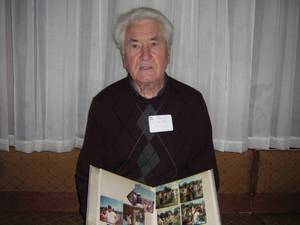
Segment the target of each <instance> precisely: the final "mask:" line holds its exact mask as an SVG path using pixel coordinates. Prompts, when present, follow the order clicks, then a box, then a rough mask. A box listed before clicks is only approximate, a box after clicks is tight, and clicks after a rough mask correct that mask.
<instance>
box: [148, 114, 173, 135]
mask: <svg viewBox="0 0 300 225" xmlns="http://www.w3.org/2000/svg"><path fill="white" fill-rule="evenodd" d="M148 122H149V129H150V133H157V132H166V131H172V130H173V121H172V116H171V115H155V116H149V117H148Z"/></svg>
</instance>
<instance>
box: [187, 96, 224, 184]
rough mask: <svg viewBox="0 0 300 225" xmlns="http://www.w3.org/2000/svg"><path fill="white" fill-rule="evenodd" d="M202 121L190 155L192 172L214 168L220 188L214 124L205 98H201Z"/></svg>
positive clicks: (216, 181)
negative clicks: (213, 131) (213, 135)
mask: <svg viewBox="0 0 300 225" xmlns="http://www.w3.org/2000/svg"><path fill="white" fill-rule="evenodd" d="M200 104H201V107H200V108H201V110H200V115H199V116H200V119H199V121H200V123H199V125H198V129H197V137H198V138H197V140H195V143H194V147H193V152H192V154H191V155H190V160H189V170H190V174H196V173H200V172H203V171H206V170H209V169H213V172H214V177H215V183H216V189H217V190H218V189H219V172H218V168H217V163H216V156H215V151H214V146H213V137H212V126H211V121H210V118H209V114H208V110H207V107H206V104H205V101H204V99H203V98H202V100H201V103H200Z"/></svg>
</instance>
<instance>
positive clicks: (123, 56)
mask: <svg viewBox="0 0 300 225" xmlns="http://www.w3.org/2000/svg"><path fill="white" fill-rule="evenodd" d="M119 50H120V54H121V57H122V62H123V67H124V69H126V60H125V57H126V56H125V53H124V52H123V50H122V47H121V48H120V49H119Z"/></svg>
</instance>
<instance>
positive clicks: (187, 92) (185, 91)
mask: <svg viewBox="0 0 300 225" xmlns="http://www.w3.org/2000/svg"><path fill="white" fill-rule="evenodd" d="M169 78H170V85H171V88H172V89H174V90H175V92H176V93H177V94H179V95H180V96H181V97H183V98H192V99H195V98H196V99H199V98H200V99H202V98H203V96H202V93H201V92H200V91H198V90H196V89H195V88H193V87H191V86H189V85H187V84H185V83H183V82H181V81H179V80H177V79H175V78H172V77H169Z"/></svg>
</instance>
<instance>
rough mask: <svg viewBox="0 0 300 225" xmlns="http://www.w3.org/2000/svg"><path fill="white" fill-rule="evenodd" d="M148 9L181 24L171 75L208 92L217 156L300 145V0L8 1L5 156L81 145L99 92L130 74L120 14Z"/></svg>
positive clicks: (0, 66) (4, 4) (2, 16)
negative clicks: (117, 29) (118, 38)
mask: <svg viewBox="0 0 300 225" xmlns="http://www.w3.org/2000/svg"><path fill="white" fill-rule="evenodd" d="M140 6H147V7H153V8H156V9H158V10H160V11H161V12H162V13H164V14H165V15H166V16H167V17H168V18H169V19H170V21H171V22H172V23H173V25H174V27H175V33H174V41H173V45H172V56H171V63H170V64H169V66H168V68H167V73H168V74H169V76H171V77H174V78H175V79H178V80H180V81H182V82H184V83H186V84H188V85H190V86H192V87H193V88H195V89H197V90H199V91H200V92H201V93H202V94H203V96H204V98H205V100H206V103H207V107H208V110H209V113H210V117H211V121H212V126H213V137H214V146H215V149H216V150H218V151H225V152H240V153H241V152H245V151H247V150H248V149H251V148H254V149H266V150H267V149H270V148H275V149H281V150H289V149H293V148H300V100H299V99H300V91H299V88H300V59H299V55H300V41H299V40H300V34H299V32H300V29H299V28H300V20H299V12H300V8H299V0H164V1H162V0H152V1H147V0H22V1H19V0H0V30H1V32H0V52H1V55H0V149H1V150H6V151H8V150H9V146H15V149H16V150H17V151H22V152H26V153H30V152H34V151H38V152H40V151H53V152H68V151H71V150H72V149H73V148H75V147H78V148H80V147H81V146H82V144H83V138H84V134H85V126H86V122H87V114H88V109H89V106H90V103H91V100H92V98H93V96H95V95H96V94H97V93H98V92H99V91H101V90H102V89H103V88H105V87H106V86H108V85H110V84H111V83H113V82H115V81H117V80H119V79H121V78H123V77H125V76H126V75H127V74H126V71H125V70H124V68H123V66H122V61H121V57H120V54H119V51H118V49H116V47H115V44H114V42H113V39H112V33H113V29H114V25H115V22H116V19H117V16H118V15H119V14H120V13H122V12H125V11H128V10H130V9H132V8H135V7H140ZM187 116H188V115H187Z"/></svg>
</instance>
